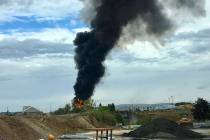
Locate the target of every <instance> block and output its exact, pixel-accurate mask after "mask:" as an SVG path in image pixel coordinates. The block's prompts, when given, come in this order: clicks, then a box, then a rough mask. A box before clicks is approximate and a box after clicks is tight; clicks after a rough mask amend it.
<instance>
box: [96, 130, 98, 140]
mask: <svg viewBox="0 0 210 140" xmlns="http://www.w3.org/2000/svg"><path fill="white" fill-rule="evenodd" d="M96 140H98V130H96Z"/></svg>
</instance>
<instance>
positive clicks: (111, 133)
mask: <svg viewBox="0 0 210 140" xmlns="http://www.w3.org/2000/svg"><path fill="white" fill-rule="evenodd" d="M110 140H112V129H111V132H110Z"/></svg>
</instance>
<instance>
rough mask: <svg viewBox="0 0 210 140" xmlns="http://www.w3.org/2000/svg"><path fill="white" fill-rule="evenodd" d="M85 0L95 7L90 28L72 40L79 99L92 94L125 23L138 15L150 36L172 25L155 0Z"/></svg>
mask: <svg viewBox="0 0 210 140" xmlns="http://www.w3.org/2000/svg"><path fill="white" fill-rule="evenodd" d="M160 1H161V0H160ZM185 1H186V0H185ZM89 2H91V3H92V4H93V5H94V6H95V7H94V8H95V15H94V16H91V18H92V19H91V31H90V32H83V33H78V34H77V37H76V39H75V40H74V44H75V45H76V46H77V48H76V50H75V52H76V55H75V62H76V66H77V69H78V77H77V80H76V83H75V85H74V90H75V95H76V97H75V99H79V100H86V99H89V98H90V97H91V96H92V95H93V92H94V88H95V85H96V84H97V83H98V82H99V81H100V79H101V77H103V75H104V73H105V67H104V65H103V62H104V60H105V58H106V56H107V54H108V53H109V52H110V50H111V49H112V48H113V47H114V46H115V45H116V43H117V42H118V40H119V38H120V36H121V33H122V29H123V28H124V27H125V26H127V25H128V24H129V22H131V21H133V20H135V19H137V18H140V19H141V20H142V21H143V22H144V24H145V31H146V33H147V34H149V35H150V34H151V35H154V36H161V35H162V34H164V33H166V32H167V31H168V30H170V29H171V28H172V27H173V24H172V23H171V20H169V19H168V18H167V16H166V15H165V14H164V13H163V6H162V5H161V4H160V3H159V1H158V0H91V1H90V0H89ZM178 2H181V0H179V1H178ZM187 4H188V3H187Z"/></svg>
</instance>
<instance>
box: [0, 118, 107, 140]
mask: <svg viewBox="0 0 210 140" xmlns="http://www.w3.org/2000/svg"><path fill="white" fill-rule="evenodd" d="M95 127H105V125H104V124H102V123H100V122H98V121H97V120H96V119H95V118H91V117H89V116H86V115H81V114H68V115H58V116H56V115H50V116H48V115H41V116H40V115H31V116H30V115H26V116H24V115H23V116H0V140H1V139H6V140H37V139H39V138H45V139H46V137H47V135H48V134H50V133H51V134H53V135H55V136H58V135H62V134H68V133H74V132H78V131H85V130H86V129H89V128H95Z"/></svg>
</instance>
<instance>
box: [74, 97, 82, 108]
mask: <svg viewBox="0 0 210 140" xmlns="http://www.w3.org/2000/svg"><path fill="white" fill-rule="evenodd" d="M74 106H75V108H77V109H81V108H83V107H84V101H83V100H80V99H76V100H75V101H74Z"/></svg>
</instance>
